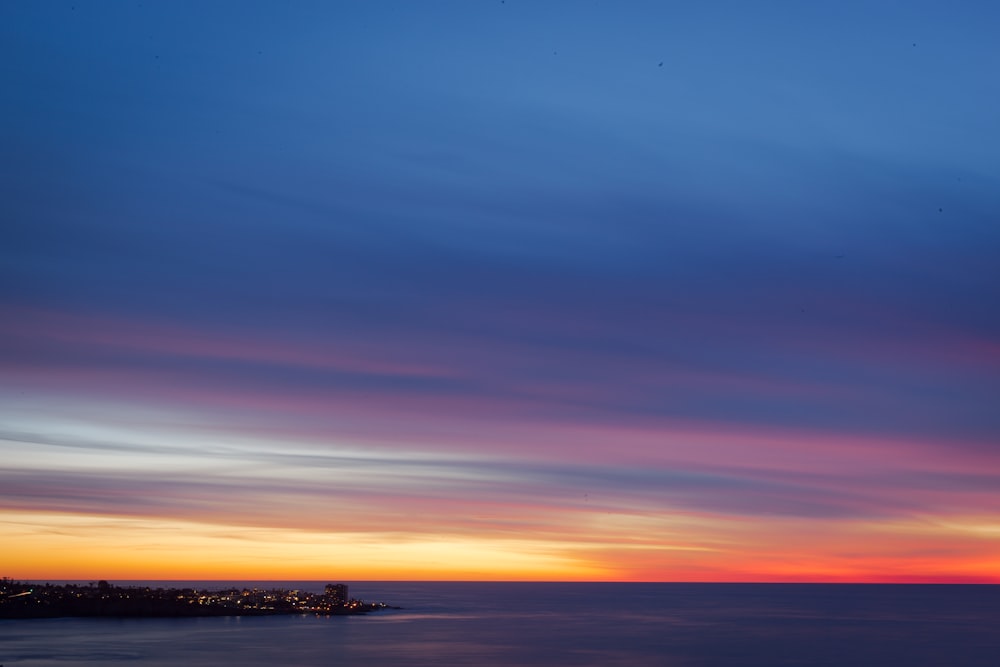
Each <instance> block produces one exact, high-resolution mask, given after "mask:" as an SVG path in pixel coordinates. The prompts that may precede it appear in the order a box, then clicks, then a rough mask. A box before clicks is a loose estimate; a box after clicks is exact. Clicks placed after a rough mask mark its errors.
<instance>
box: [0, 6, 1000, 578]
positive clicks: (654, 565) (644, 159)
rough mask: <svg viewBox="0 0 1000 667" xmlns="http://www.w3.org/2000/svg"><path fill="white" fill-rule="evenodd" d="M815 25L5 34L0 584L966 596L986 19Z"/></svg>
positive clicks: (325, 19)
mask: <svg viewBox="0 0 1000 667" xmlns="http://www.w3.org/2000/svg"><path fill="white" fill-rule="evenodd" d="M813 4H815V3H797V2H775V3H765V4H761V5H754V6H750V5H748V4H747V3H736V2H712V3H699V4H698V5H697V6H689V5H688V4H683V3H681V4H675V3H661V2H629V3H620V4H619V3H615V4H611V3H602V2H597V1H594V2H581V3H561V2H531V3H529V2H516V1H514V0H509V1H504V2H500V1H499V0H497V1H496V2H431V3H401V2H372V3H319V2H317V3H311V2H302V3H295V4H294V5H293V6H291V7H288V6H283V5H280V4H279V3H273V4H272V3H234V2H213V3H190V2H176V3H135V2H101V3H89V2H83V1H76V2H48V3H5V4H4V5H2V6H0V54H2V55H3V57H4V62H5V65H4V66H3V68H2V69H0V83H2V85H0V99H2V100H3V106H4V108H5V113H4V116H5V122H4V123H2V124H0V146H2V149H3V152H2V155H3V158H2V159H3V165H4V172H5V176H4V178H3V179H2V181H0V193H2V201H3V202H4V205H3V209H4V212H3V220H4V222H3V225H2V230H3V233H4V241H3V243H0V456H2V458H3V461H4V463H3V465H0V541H2V542H3V544H4V556H3V559H2V561H0V565H2V566H3V570H5V571H4V572H0V574H3V575H5V576H9V577H13V578H17V579H23V580H46V579H82V580H86V579H90V578H101V579H107V580H134V579H178V580H193V579H226V580H241V579H243V580H269V579H274V580H336V581H359V580H381V579H410V580H419V579H442V580H446V579H463V580H492V579H498V580H515V579H528V580H615V581H619V580H620V581H829V582H842V581H861V582H868V581H885V582H896V581H898V582H925V581H926V582H992V583H1000V556H998V554H1000V548H998V547H1000V493H998V492H997V491H998V489H1000V410H997V406H998V405H1000V310H998V308H997V305H998V304H1000V219H998V214H1000V187H998V186H1000V164H998V162H997V160H996V156H997V155H1000V127H998V124H997V122H996V119H995V109H996V108H998V107H1000V87H998V84H997V83H995V82H994V78H995V77H992V76H991V73H992V72H993V71H996V69H997V67H998V66H1000V46H998V45H997V41H996V39H995V35H994V34H993V33H994V32H995V30H994V27H995V26H996V25H998V22H1000V8H997V7H994V6H993V5H991V4H989V3H977V2H972V3H965V4H963V6H962V8H961V9H958V8H956V7H955V6H954V5H948V4H946V3H941V2H886V3H879V4H878V6H877V7H873V6H871V3H864V2H851V1H848V2H843V3H839V4H837V6H835V7H834V6H811V5H813ZM807 5H809V6H807Z"/></svg>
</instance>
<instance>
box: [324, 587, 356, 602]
mask: <svg viewBox="0 0 1000 667" xmlns="http://www.w3.org/2000/svg"><path fill="white" fill-rule="evenodd" d="M325 595H326V597H327V599H328V600H329V602H330V604H334V605H345V604H347V601H348V600H349V599H350V598H348V597H347V585H346V584H327V585H326V593H325Z"/></svg>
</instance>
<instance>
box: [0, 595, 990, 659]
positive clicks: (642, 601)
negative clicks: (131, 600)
mask: <svg viewBox="0 0 1000 667" xmlns="http://www.w3.org/2000/svg"><path fill="white" fill-rule="evenodd" d="M112 583H114V584H117V585H128V584H130V583H132V582H122V581H115V582H112ZM135 583H139V582H135ZM141 583H143V585H145V584H146V583H147V582H141ZM326 583H327V582H190V583H185V584H184V585H191V586H194V587H197V588H206V589H215V588H223V587H229V586H232V585H238V586H244V585H251V586H253V585H256V586H260V587H267V588H271V587H280V588H297V589H301V590H309V591H315V592H320V591H321V590H322V588H323V586H324V584H326ZM347 583H349V585H350V587H351V589H350V593H351V595H352V596H353V597H357V598H361V599H364V600H365V601H375V602H385V603H387V604H390V605H397V606H400V607H403V609H400V610H387V611H382V612H378V613H375V614H370V615H367V616H339V617H315V616H269V617H241V618H239V617H238V618H179V619H80V618H63V619H39V620H4V621H0V665H2V666H3V667H15V666H16V667H75V666H78V665H79V666H83V665H87V666H98V665H100V666H111V667H116V666H121V667H126V666H136V667H138V666H143V667H146V666H148V667H154V666H155V667H167V666H170V667H176V666H180V665H183V666H185V667H210V666H211V667H215V666H218V665H240V666H242V667H265V666H266V667H275V666H277V665H281V666H288V667H295V666H299V667H314V666H324V667H325V666H328V665H337V666H345V665H346V666H351V665H365V666H370V665H378V666H386V665H407V666H415V667H419V666H423V665H427V666H430V665H433V666H434V667H440V666H441V665H477V666H480V667H489V666H493V665H512V666H513V665H518V666H532V665H537V666H542V665H544V666H545V667H561V666H569V665H574V666H583V665H601V666H613V665H629V666H645V665H657V666H709V665H711V666H715V665H747V666H758V665H759V666H761V667H763V666H765V665H766V666H768V667H772V666H777V665H831V666H832V665H837V666H842V665H851V666H855V667H856V666H859V665H879V666H880V667H881V666H884V665H905V666H907V667H920V666H942V667H943V666H949V667H958V666H970V667H971V666H978V665H982V666H983V667H986V666H989V667H996V665H998V664H1000V586H993V585H842V584H831V585H814V584H621V583H471V582H447V583H440V582H347ZM165 585H169V586H177V585H178V584H177V583H176V582H169V584H165Z"/></svg>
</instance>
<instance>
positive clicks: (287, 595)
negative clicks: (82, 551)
mask: <svg viewBox="0 0 1000 667" xmlns="http://www.w3.org/2000/svg"><path fill="white" fill-rule="evenodd" d="M395 608H396V607H390V606H388V605H386V604H383V603H380V602H363V601H361V600H355V599H354V598H350V597H348V595H347V586H345V585H343V584H329V585H327V586H326V590H325V592H324V593H321V594H316V593H309V592H306V591H299V590H288V589H282V588H272V589H259V588H227V589H222V590H215V591H209V590H200V589H195V588H150V587H148V586H146V587H140V586H114V585H112V584H109V583H108V582H106V581H100V582H97V583H92V584H89V585H80V584H65V585H53V584H31V583H26V582H17V581H13V580H10V579H7V578H4V579H3V580H2V583H0V619H26V618H64V617H118V618H170V617H200V616H276V615H282V614H286V615H287V614H315V615H320V616H349V615H350V616H353V615H359V614H368V613H371V612H373V611H379V610H382V609H395Z"/></svg>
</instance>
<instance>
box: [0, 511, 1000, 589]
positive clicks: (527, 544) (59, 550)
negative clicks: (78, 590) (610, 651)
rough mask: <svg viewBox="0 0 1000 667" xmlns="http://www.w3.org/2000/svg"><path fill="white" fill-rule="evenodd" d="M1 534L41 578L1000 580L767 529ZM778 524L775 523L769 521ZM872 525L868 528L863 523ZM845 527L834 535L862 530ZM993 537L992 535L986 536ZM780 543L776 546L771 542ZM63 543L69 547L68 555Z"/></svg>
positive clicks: (945, 563)
mask: <svg viewBox="0 0 1000 667" xmlns="http://www.w3.org/2000/svg"><path fill="white" fill-rule="evenodd" d="M0 525H3V527H4V530H5V532H6V533H7V534H8V535H9V536H10V539H8V540H5V541H6V543H7V545H8V546H7V547H6V550H5V551H6V552H5V558H4V564H3V565H4V569H5V570H6V571H5V572H3V573H2V574H3V575H4V576H9V577H12V578H15V579H21V580H29V581H39V580H75V579H76V580H88V579H95V578H96V579H107V580H115V579H119V580H344V581H365V580H368V581H374V580H383V581H404V580H427V581H448V580H453V581H454V580H466V581H637V582H638V581H691V582H801V583H806V582H820V583H824V582H825V583H850V582H857V583H894V582H895V583H1000V563H998V562H997V560H996V558H995V556H991V555H989V553H988V552H987V551H986V550H985V549H980V550H979V551H978V552H976V551H970V553H969V555H965V556H961V557H952V558H943V557H936V558H935V557H914V556H911V557H904V556H900V555H896V556H893V555H891V552H892V549H891V548H890V549H889V550H888V551H889V553H886V554H879V553H871V554H869V555H866V556H864V557H858V556H854V557H847V558H845V557H844V556H843V555H842V554H841V555H838V554H836V553H829V552H827V551H825V549H826V548H827V547H826V546H824V545H823V544H822V543H820V544H818V545H817V546H816V548H815V549H813V550H809V549H805V548H803V546H802V543H796V542H795V538H794V526H785V529H788V530H792V531H793V532H792V533H791V534H788V533H785V532H782V531H779V530H775V531H774V532H773V534H771V535H767V536H765V537H763V538H762V542H763V540H764V539H766V541H767V542H768V543H769V544H764V543H760V544H753V543H748V544H743V545H732V546H731V547H728V548H723V547H718V548H711V547H706V546H704V545H699V544H697V543H691V544H678V543H676V542H674V543H658V542H656V541H655V540H650V541H647V542H644V543H632V544H625V543H623V542H621V541H616V539H615V538H614V537H613V536H609V537H607V538H606V539H607V541H606V542H601V541H600V540H599V539H596V538H594V539H589V540H588V539H585V538H582V537H580V538H577V539H576V540H570V539H568V538H565V537H563V538H562V540H561V541H555V540H549V541H547V540H544V539H536V538H532V539H497V538H491V537H476V536H452V537H428V536H420V535H399V534H396V535H393V534H376V533H372V534H361V533H352V534H338V533H318V532H309V531H302V530H292V529H274V528H259V529H248V528H245V527H233V526H217V525H208V524H198V523H189V522H182V521H172V520H152V519H134V518H127V519H126V518H116V517H92V516H78V515H71V514H40V513H13V512H6V513H2V514H0ZM775 528H777V527H775ZM869 529H870V528H869ZM865 532H866V530H864V529H862V530H858V529H857V527H855V526H852V527H849V528H848V529H845V530H844V531H842V532H841V533H840V534H838V535H836V536H835V537H836V538H837V540H839V541H840V544H841V546H846V544H847V543H848V540H851V541H853V543H854V544H855V545H858V544H860V542H859V541H858V540H861V539H865ZM986 546H995V545H986ZM781 547H783V548H781ZM67 554H71V555H72V556H71V558H70V557H67Z"/></svg>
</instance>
